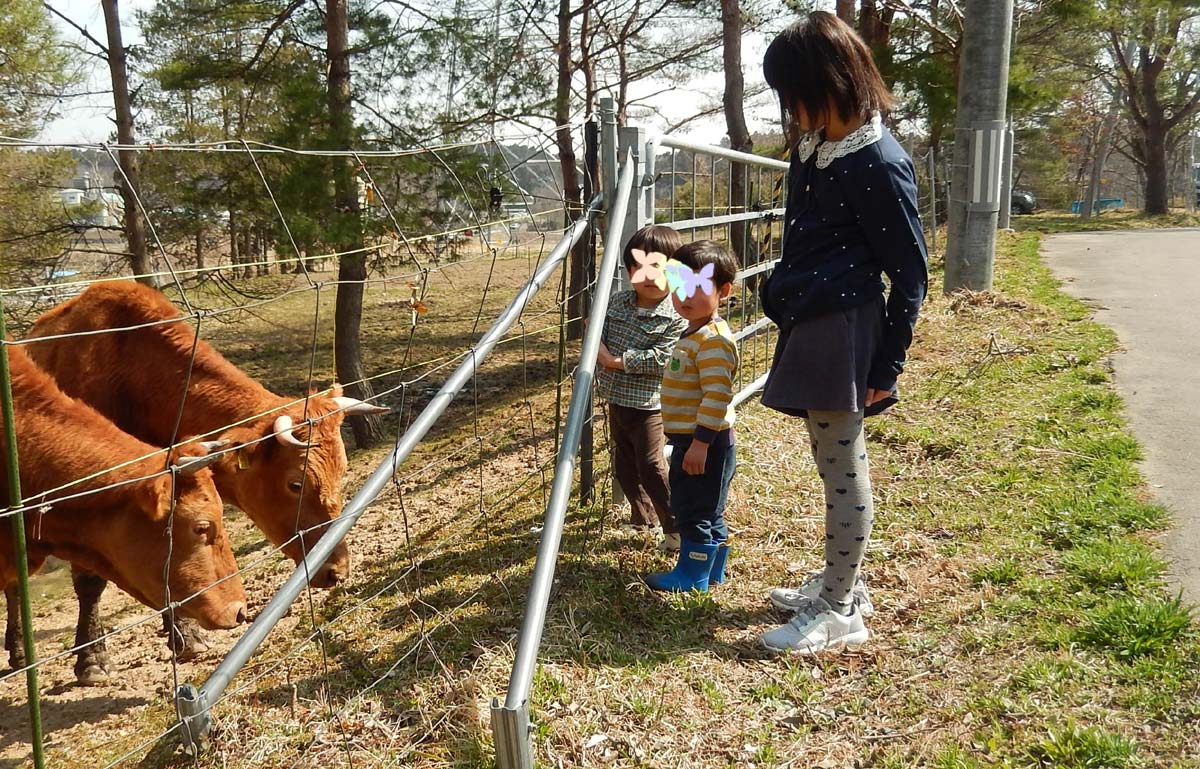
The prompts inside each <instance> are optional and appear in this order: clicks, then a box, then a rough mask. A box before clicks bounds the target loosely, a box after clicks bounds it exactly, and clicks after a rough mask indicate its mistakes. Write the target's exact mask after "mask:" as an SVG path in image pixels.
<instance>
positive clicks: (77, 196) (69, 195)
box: [58, 175, 125, 227]
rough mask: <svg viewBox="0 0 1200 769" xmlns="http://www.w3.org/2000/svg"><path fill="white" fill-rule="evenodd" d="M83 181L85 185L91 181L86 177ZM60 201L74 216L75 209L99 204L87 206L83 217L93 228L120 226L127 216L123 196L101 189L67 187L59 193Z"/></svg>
mask: <svg viewBox="0 0 1200 769" xmlns="http://www.w3.org/2000/svg"><path fill="white" fill-rule="evenodd" d="M83 180H84V182H85V184H86V182H88V181H89V180H88V178H87V176H86V175H85V176H84V177H83ZM76 181H78V179H77V180H76ZM58 199H59V202H60V203H62V206H63V208H64V209H66V211H67V212H68V213H72V214H73V213H76V212H74V211H73V209H77V208H80V207H81V206H85V205H86V204H89V203H92V202H93V201H94V202H96V203H99V205H87V209H88V210H87V212H86V214H84V215H83V218H84V219H85V221H86V223H87V224H90V225H91V226H93V227H117V226H120V224H121V221H122V219H123V218H124V215H125V203H124V201H123V200H121V196H120V195H118V194H117V193H115V192H110V191H108V190H104V189H102V188H100V187H85V188H84V189H80V188H78V187H67V188H66V189H60V190H59V191H58Z"/></svg>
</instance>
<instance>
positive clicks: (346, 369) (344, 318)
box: [325, 0, 383, 448]
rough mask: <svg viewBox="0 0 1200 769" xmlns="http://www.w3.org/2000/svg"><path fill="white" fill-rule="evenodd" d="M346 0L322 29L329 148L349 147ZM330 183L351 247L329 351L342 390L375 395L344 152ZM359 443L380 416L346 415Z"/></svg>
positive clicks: (343, 241)
mask: <svg viewBox="0 0 1200 769" xmlns="http://www.w3.org/2000/svg"><path fill="white" fill-rule="evenodd" d="M347 2H348V0H329V2H328V5H327V8H326V15H325V32H326V35H327V38H328V46H329V50H328V55H329V128H330V131H329V136H330V138H331V139H332V140H333V143H334V148H335V149H340V150H347V149H350V144H351V139H352V134H353V129H354V116H353V114H352V113H351V105H350V53H349V52H348V51H347V38H348V37H349V25H348V22H347V19H346V4H347ZM331 163H332V166H333V183H334V209H335V211H334V221H335V224H334V231H335V233H336V242H337V243H338V246H339V249H338V250H340V251H350V252H351V253H349V254H347V255H345V256H342V257H340V258H339V266H338V288H337V302H336V306H335V309H334V321H333V322H334V341H333V351H334V356H335V357H336V359H337V375H338V379H339V380H341V381H342V382H343V383H344V384H345V388H346V394H347V395H349V396H351V397H353V398H359V399H361V400H368V399H369V398H371V397H373V396H374V395H375V392H374V389H373V388H372V387H371V383H370V382H368V381H366V378H367V370H366V367H365V366H363V361H362V345H361V343H360V339H359V330H360V327H361V324H362V306H363V288H364V285H365V284H364V282H363V281H365V280H366V278H367V257H366V254H365V253H364V252H363V250H362V247H363V237H362V217H361V214H360V211H359V206H358V188H357V186H356V185H355V183H354V174H353V172H352V171H351V168H350V164H349V163H347V159H346V158H345V157H334V158H331ZM347 421H349V423H350V428H351V430H353V432H354V442H355V444H356V445H357V446H358V447H359V448H366V447H368V446H372V445H374V444H375V443H377V442H378V441H379V439H380V437H381V436H382V435H383V420H381V419H380V418H379V417H378V416H366V415H359V416H352V417H348V419H347Z"/></svg>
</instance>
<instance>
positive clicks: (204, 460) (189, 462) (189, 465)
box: [175, 454, 221, 475]
mask: <svg viewBox="0 0 1200 769" xmlns="http://www.w3.org/2000/svg"><path fill="white" fill-rule="evenodd" d="M220 458H221V455H220V454H205V455H204V456H202V457H179V458H178V459H176V460H175V470H176V472H178V473H179V474H180V475H191V474H192V473H196V472H199V471H200V470H203V469H204V468H206V467H208V466H209V465H211V464H212V463H214V462H216V461H217V460H218V459H220Z"/></svg>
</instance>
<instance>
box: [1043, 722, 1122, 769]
mask: <svg viewBox="0 0 1200 769" xmlns="http://www.w3.org/2000/svg"><path fill="white" fill-rule="evenodd" d="M1025 757H1026V759H1027V761H1028V764H1027V765H1028V766H1029V767H1033V768H1036V769H1127V768H1130V767H1136V766H1139V765H1140V764H1141V761H1140V760H1139V759H1138V748H1137V743H1136V742H1134V741H1133V740H1130V739H1127V738H1125V737H1122V736H1121V735H1119V734H1111V733H1109V732H1106V731H1105V730H1104V729H1102V728H1100V727H1096V726H1089V727H1080V726H1078V725H1075V724H1068V725H1067V726H1065V727H1063V728H1061V729H1051V730H1050V731H1049V733H1047V735H1046V736H1045V738H1043V739H1041V740H1040V741H1038V742H1037V743H1036V744H1034V745H1032V746H1030V747H1029V749H1028V750H1026V752H1025Z"/></svg>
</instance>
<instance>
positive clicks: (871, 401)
mask: <svg viewBox="0 0 1200 769" xmlns="http://www.w3.org/2000/svg"><path fill="white" fill-rule="evenodd" d="M891 395H892V391H891V390H876V389H875V388H874V387H868V388H867V405H868V406H873V405H875V404H876V403H878V402H879V401H881V400H883V399H884V398H890V397H891Z"/></svg>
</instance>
